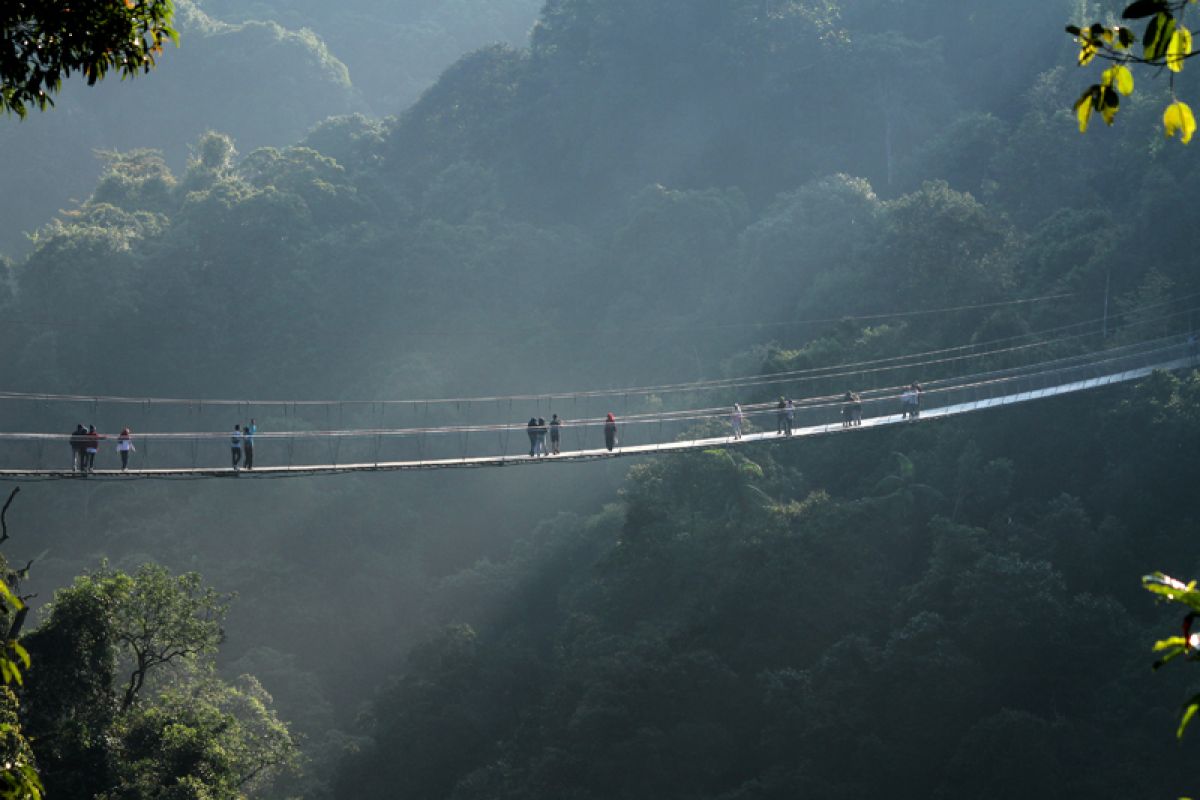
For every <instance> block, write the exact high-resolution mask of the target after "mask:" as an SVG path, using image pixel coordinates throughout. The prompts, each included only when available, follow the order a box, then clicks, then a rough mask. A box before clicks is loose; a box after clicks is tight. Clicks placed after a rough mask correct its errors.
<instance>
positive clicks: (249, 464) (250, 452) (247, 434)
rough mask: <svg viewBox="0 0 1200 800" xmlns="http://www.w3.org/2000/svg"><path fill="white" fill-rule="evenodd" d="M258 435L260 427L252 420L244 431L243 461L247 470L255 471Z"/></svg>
mask: <svg viewBox="0 0 1200 800" xmlns="http://www.w3.org/2000/svg"><path fill="white" fill-rule="evenodd" d="M256 433H258V426H257V425H255V424H254V419H253V418H251V419H250V424H249V425H247V426H246V427H245V428H243V429H242V461H243V463H244V464H245V465H246V469H254V434H256Z"/></svg>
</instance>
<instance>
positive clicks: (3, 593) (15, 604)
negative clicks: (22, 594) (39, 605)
mask: <svg viewBox="0 0 1200 800" xmlns="http://www.w3.org/2000/svg"><path fill="white" fill-rule="evenodd" d="M0 601H3V602H5V603H7V604H8V605H9V606H11V607H12V609H13V610H14V611H20V610H21V609H22V608H24V607H25V604H24V603H23V602H21V598H19V597H17V596H16V595H15V594H13V591H12V589H10V588H8V584H7V583H5V582H4V581H3V580H0Z"/></svg>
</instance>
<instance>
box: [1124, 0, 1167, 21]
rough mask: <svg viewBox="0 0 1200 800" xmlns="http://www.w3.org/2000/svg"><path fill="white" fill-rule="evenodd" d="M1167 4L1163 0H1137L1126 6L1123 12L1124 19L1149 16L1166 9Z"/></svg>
mask: <svg viewBox="0 0 1200 800" xmlns="http://www.w3.org/2000/svg"><path fill="white" fill-rule="evenodd" d="M1166 7H1167V4H1166V3H1165V2H1163V0H1137V2H1134V3H1130V4H1129V5H1127V6H1125V10H1124V11H1122V12H1121V18H1122V19H1141V18H1142V17H1148V16H1150V15H1151V14H1157V13H1159V12H1161V11H1163V10H1165V9H1166Z"/></svg>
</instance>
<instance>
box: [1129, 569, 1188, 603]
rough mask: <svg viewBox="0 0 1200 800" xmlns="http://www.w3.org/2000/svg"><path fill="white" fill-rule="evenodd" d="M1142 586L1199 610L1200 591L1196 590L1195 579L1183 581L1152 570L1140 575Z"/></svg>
mask: <svg viewBox="0 0 1200 800" xmlns="http://www.w3.org/2000/svg"><path fill="white" fill-rule="evenodd" d="M1142 587H1143V588H1145V589H1146V591H1148V592H1152V593H1154V594H1157V595H1159V596H1161V597H1165V598H1166V599H1168V600H1171V601H1173V602H1176V603H1182V604H1184V605H1186V606H1188V607H1189V608H1192V609H1195V610H1197V611H1200V592H1197V591H1196V582H1195V581H1192V582H1191V583H1184V582H1183V581H1179V580H1176V579H1175V578H1172V577H1170V576H1169V575H1164V574H1163V573H1161V572H1153V573H1151V574H1149V575H1143V576H1142Z"/></svg>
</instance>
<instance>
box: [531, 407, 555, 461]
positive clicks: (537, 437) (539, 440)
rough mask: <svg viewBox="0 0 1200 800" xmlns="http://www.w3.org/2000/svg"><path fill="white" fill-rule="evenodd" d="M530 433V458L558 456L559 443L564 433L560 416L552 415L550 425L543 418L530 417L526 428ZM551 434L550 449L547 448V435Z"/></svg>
mask: <svg viewBox="0 0 1200 800" xmlns="http://www.w3.org/2000/svg"><path fill="white" fill-rule="evenodd" d="M525 428H526V430H527V432H528V433H529V457H530V458H537V457H539V456H546V455H558V452H559V451H558V447H559V441H560V439H561V433H562V420H560V419H559V418H558V414H551V415H550V423H549V424H546V420H544V419H542V418H541V417H530V418H529V424H528V425H526V426H525ZM547 432H549V434H550V448H549V449H547V448H546V433H547Z"/></svg>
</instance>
